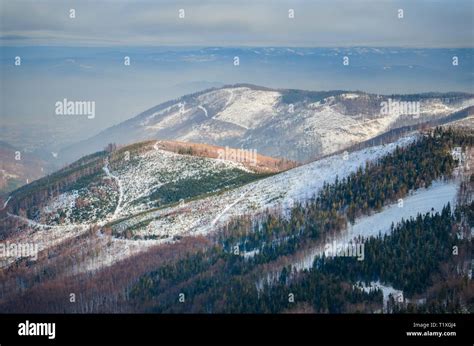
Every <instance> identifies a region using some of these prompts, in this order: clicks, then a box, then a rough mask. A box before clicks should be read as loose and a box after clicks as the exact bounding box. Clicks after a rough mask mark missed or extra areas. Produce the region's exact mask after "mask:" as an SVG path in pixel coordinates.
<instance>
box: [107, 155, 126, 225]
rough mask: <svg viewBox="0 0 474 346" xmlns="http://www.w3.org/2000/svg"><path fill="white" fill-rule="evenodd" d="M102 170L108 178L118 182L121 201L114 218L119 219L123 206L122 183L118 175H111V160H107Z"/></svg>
mask: <svg viewBox="0 0 474 346" xmlns="http://www.w3.org/2000/svg"><path fill="white" fill-rule="evenodd" d="M102 169H103V170H104V172H105V174H106V175H107V176H108V177H110V178H112V179H114V180H115V181H116V182H117V185H118V188H119V200H118V203H117V207H116V208H115V211H114V215H113V216H112V217H113V218H115V217H117V215H118V213H120V210H121V205H122V201H123V186H122V182H121V181H120V179H119V178H118V177H117V176H116V175H113V174H112V173H110V169H109V160H105V165H104V167H102Z"/></svg>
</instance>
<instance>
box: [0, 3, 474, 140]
mask: <svg viewBox="0 0 474 346" xmlns="http://www.w3.org/2000/svg"><path fill="white" fill-rule="evenodd" d="M71 9H74V10H75V18H70V10H71ZM180 9H183V10H184V15H185V17H184V18H183V19H180V18H179V13H180V12H179V11H180ZM290 9H292V10H294V19H290V18H288V17H289V16H288V15H289V10H290ZM399 10H403V18H398V16H399ZM473 18H474V0H443V1H441V0H407V1H392V0H328V1H318V0H312V1H310V0H291V1H289V0H287V1H283V0H271V1H270V0H265V1H263V0H260V1H259V0H228V1H225V0H220V1H217V0H172V1H168V0H153V1H151V0H135V1H131V0H129V1H124V0H113V1H112V0H102V1H101V0H94V1H90V0H76V1H69V0H0V86H1V88H0V89H1V90H0V116H1V118H2V119H1V120H2V122H1V124H0V125H1V126H0V130H1V131H3V132H2V133H0V135H1V134H3V133H13V132H12V131H11V129H10V128H6V125H8V126H13V127H16V128H18V127H20V128H23V127H25V126H30V127H31V128H32V129H33V132H32V133H36V132H37V131H36V130H35V129H39V128H41V129H49V130H50V131H51V130H52V129H56V128H58V130H54V131H53V135H48V136H44V138H45V140H46V139H47V140H48V141H53V142H58V143H63V142H64V141H76V140H78V139H82V138H85V137H88V136H91V135H92V134H95V133H97V132H99V131H100V130H102V129H104V128H106V127H108V126H111V125H114V124H117V123H119V122H121V121H124V120H126V119H129V118H131V117H133V116H135V115H137V114H139V113H140V112H142V111H144V110H146V109H148V108H149V107H152V106H155V105H157V104H159V103H160V102H164V101H167V100H169V99H173V98H176V97H179V96H182V95H184V94H188V93H191V92H195V91H198V90H202V89H205V88H209V87H212V86H220V85H223V84H234V83H252V84H257V85H262V86H267V87H275V88H296V89H308V90H332V89H344V90H363V91H368V92H374V93H386V94H390V93H415V92H425V91H468V92H472V91H473V90H474V49H473V48H474V23H473ZM206 47H207V48H206ZM216 47H224V48H216ZM265 47H267V48H265ZM269 47H280V48H269ZM302 47H303V48H302ZM305 47H306V48H305ZM318 47H329V48H318ZM335 47H337V48H335ZM340 47H346V48H343V49H340ZM350 47H358V48H350ZM360 47H364V48H360ZM365 47H372V48H365ZM380 47H389V48H382V49H380ZM402 48H404V49H402ZM438 48H442V49H438ZM461 48H467V49H461ZM344 55H347V56H350V58H351V63H350V66H343V64H342V60H341V59H342V57H343V56H344ZM17 56H19V57H21V59H22V63H21V66H15V64H14V61H15V59H16V57H17ZM124 56H130V57H131V59H132V60H131V61H132V63H131V65H130V66H128V67H126V66H124V63H123V59H124ZM234 56H239V57H240V62H241V63H240V66H239V67H235V66H234V64H233V59H234ZM453 56H457V57H458V58H459V61H460V63H459V66H456V67H453V65H452V57H453ZM64 98H68V99H70V100H92V101H94V102H96V108H97V116H96V118H94V119H93V120H89V119H87V118H70V117H58V116H57V115H56V114H55V112H54V110H55V103H56V102H57V101H58V100H63V99H64ZM56 137H61V138H56ZM16 139H17V140H21V138H20V137H18V138H16Z"/></svg>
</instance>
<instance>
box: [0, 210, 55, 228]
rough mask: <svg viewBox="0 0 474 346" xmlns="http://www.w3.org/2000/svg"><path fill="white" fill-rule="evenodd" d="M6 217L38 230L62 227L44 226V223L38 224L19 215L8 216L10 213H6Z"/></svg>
mask: <svg viewBox="0 0 474 346" xmlns="http://www.w3.org/2000/svg"><path fill="white" fill-rule="evenodd" d="M7 215H8V216H10V217H13V218H14V219H18V220H21V221H23V222H26V223H27V224H28V225H29V226H32V227H39V228H61V227H62V226H51V225H45V224H44V223H39V222H36V221H34V220H31V219H28V218H26V217H23V216H20V215H15V214H10V213H7Z"/></svg>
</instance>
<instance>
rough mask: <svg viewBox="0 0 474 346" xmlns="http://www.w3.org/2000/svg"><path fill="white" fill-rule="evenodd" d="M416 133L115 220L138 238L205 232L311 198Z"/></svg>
mask: <svg viewBox="0 0 474 346" xmlns="http://www.w3.org/2000/svg"><path fill="white" fill-rule="evenodd" d="M414 138H415V136H411V137H405V138H402V139H400V140H399V141H397V142H395V143H391V144H388V145H384V146H376V147H372V148H367V149H364V150H360V151H356V152H353V153H350V154H349V156H348V157H347V159H344V156H343V155H334V156H330V157H327V158H324V159H321V160H318V161H315V162H313V163H310V164H307V165H303V166H300V167H297V168H294V169H291V170H289V171H286V172H283V173H280V174H277V175H274V176H271V177H268V178H265V179H261V180H258V181H256V182H252V183H249V184H246V185H244V186H242V187H239V188H236V189H233V190H230V191H224V192H222V193H219V194H216V195H212V196H209V197H206V198H202V199H198V200H192V201H189V202H186V203H184V204H182V205H177V206H173V207H170V208H163V209H160V210H156V211H152V212H149V213H142V214H140V215H137V216H136V217H130V218H128V219H127V220H125V221H123V222H121V223H119V224H117V225H115V227H116V228H117V229H120V228H122V229H127V228H130V227H132V228H133V229H135V234H136V235H137V237H143V238H147V237H150V236H152V237H153V238H155V237H158V238H161V239H164V240H166V241H171V240H172V239H173V238H174V237H176V236H183V235H189V234H206V233H208V232H211V231H213V230H215V229H216V227H218V226H220V225H223V224H225V222H226V221H227V220H229V218H231V217H234V216H237V215H242V214H258V213H260V212H263V211H264V210H266V209H271V208H275V207H278V208H289V207H291V205H292V204H293V203H294V202H300V201H304V200H305V199H308V198H310V197H312V196H313V195H314V194H315V193H316V192H318V191H319V189H320V188H321V187H322V186H323V184H324V182H327V183H331V182H333V181H334V180H335V179H336V176H338V177H339V178H342V177H345V176H347V175H349V174H350V173H351V172H354V171H355V170H356V169H357V168H358V167H360V166H361V165H364V164H365V162H366V161H372V160H376V159H378V158H380V157H382V156H384V155H386V154H387V153H390V152H392V151H393V150H394V149H395V148H396V146H397V145H399V146H405V145H407V144H409V143H411V142H412V141H413V140H414Z"/></svg>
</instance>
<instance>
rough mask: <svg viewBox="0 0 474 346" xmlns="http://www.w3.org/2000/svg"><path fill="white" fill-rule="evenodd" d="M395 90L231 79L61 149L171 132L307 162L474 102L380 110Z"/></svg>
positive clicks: (431, 101)
mask: <svg viewBox="0 0 474 346" xmlns="http://www.w3.org/2000/svg"><path fill="white" fill-rule="evenodd" d="M389 99H390V100H392V96H382V95H375V94H367V93H362V92H343V91H332V92H310V91H303V90H276V89H268V88H263V87H257V86H251V85H235V86H226V87H222V88H219V89H210V90H205V91H202V92H199V93H196V94H192V95H186V96H183V97H181V98H179V99H177V100H173V101H169V102H166V103H164V104H162V105H158V106H156V107H153V108H152V109H150V110H148V111H145V112H144V113H142V114H139V115H137V116H136V117H135V118H132V119H130V120H128V121H126V122H124V123H121V124H119V125H117V126H114V127H112V128H109V129H107V130H105V131H103V132H102V133H100V134H99V135H97V136H95V137H93V138H90V139H88V140H87V141H84V142H81V143H79V144H77V145H75V146H72V147H71V148H69V149H68V150H66V151H65V152H63V153H62V154H61V155H60V156H61V157H71V155H72V156H74V155H76V157H77V153H78V152H80V153H81V154H87V153H89V152H94V151H96V150H99V149H101V148H103V147H104V146H105V145H107V144H108V143H118V144H128V143H132V142H137V141H141V140H146V139H170V140H179V141H188V142H196V143H206V144H215V145H220V146H226V145H228V146H230V147H234V148H240V147H243V148H246V149H256V150H257V151H258V152H259V153H260V154H263V155H268V156H272V157H286V158H289V159H293V160H297V161H303V162H307V161H309V160H310V159H314V158H317V157H321V156H323V155H327V154H331V153H333V152H335V151H337V150H340V149H344V148H347V147H349V146H351V145H353V144H356V143H360V142H362V141H365V140H368V139H371V138H373V137H376V136H378V135H380V134H382V133H384V132H386V131H387V130H389V129H391V128H392V127H399V126H403V125H404V124H407V122H409V123H410V124H413V122H415V123H420V122H421V123H422V122H426V121H429V120H432V119H433V118H439V117H444V116H447V115H449V114H451V113H453V112H456V111H458V110H461V109H464V108H466V107H468V106H472V105H474V97H473V96H472V95H469V94H460V95H457V96H453V95H450V94H446V95H442V94H435V95H423V94H420V95H410V96H408V97H407V96H406V95H405V96H403V95H402V96H393V101H397V100H399V99H400V100H401V99H407V100H414V101H417V102H419V103H420V104H419V110H420V114H417V115H413V114H412V115H410V114H408V115H406V114H405V115H404V114H398V112H396V111H393V110H392V111H390V112H389V113H387V114H386V113H384V112H382V108H383V107H382V102H387V101H388V100H389Z"/></svg>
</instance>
